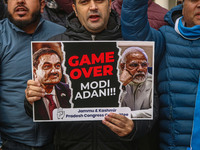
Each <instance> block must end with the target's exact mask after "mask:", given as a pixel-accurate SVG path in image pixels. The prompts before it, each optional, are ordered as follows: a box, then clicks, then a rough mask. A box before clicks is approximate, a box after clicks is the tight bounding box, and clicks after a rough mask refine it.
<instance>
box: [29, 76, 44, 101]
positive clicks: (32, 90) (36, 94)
mask: <svg viewBox="0 0 200 150" xmlns="http://www.w3.org/2000/svg"><path fill="white" fill-rule="evenodd" d="M25 95H26V99H27V100H28V102H29V103H30V104H33V102H35V101H37V100H40V99H41V97H44V95H45V90H44V89H43V88H42V86H41V85H40V82H39V81H38V80H37V79H35V81H34V80H28V82H27V88H26V90H25Z"/></svg>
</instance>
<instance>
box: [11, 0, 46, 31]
mask: <svg viewBox="0 0 200 150" xmlns="http://www.w3.org/2000/svg"><path fill="white" fill-rule="evenodd" d="M44 6H45V2H44V0H8V13H9V15H8V17H9V19H10V21H11V22H12V23H13V24H15V25H16V26H18V27H19V28H24V27H26V26H27V25H30V24H33V23H35V22H38V20H39V18H40V13H41V12H43V9H44Z"/></svg>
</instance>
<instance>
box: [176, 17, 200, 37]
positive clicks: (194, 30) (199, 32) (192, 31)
mask: <svg viewBox="0 0 200 150" xmlns="http://www.w3.org/2000/svg"><path fill="white" fill-rule="evenodd" d="M174 28H175V31H176V32H177V33H178V34H180V35H181V36H182V37H183V38H185V39H188V40H197V39H199V38H200V25H195V26H193V27H185V21H184V20H183V16H182V17H180V18H178V19H177V20H176V23H175V27H174Z"/></svg>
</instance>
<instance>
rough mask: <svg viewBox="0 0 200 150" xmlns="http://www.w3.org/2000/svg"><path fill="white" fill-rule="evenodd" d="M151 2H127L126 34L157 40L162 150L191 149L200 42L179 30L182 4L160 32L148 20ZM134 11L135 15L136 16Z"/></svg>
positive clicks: (139, 0) (123, 19)
mask: <svg viewBox="0 0 200 150" xmlns="http://www.w3.org/2000/svg"><path fill="white" fill-rule="evenodd" d="M147 1H148V0H130V1H128V2H127V1H124V3H123V9H122V33H123V37H124V38H125V39H128V40H149V41H155V58H156V62H155V65H156V66H157V67H159V69H158V92H159V94H160V121H159V124H160V149H162V150H186V148H187V147H189V146H190V138H191V133H192V124H193V116H194V107H195V99H196V93H197V86H198V80H199V74H200V63H199V61H197V60H199V59H200V47H199V43H200V39H197V40H190V39H184V38H183V37H182V36H181V35H180V34H178V33H177V32H176V31H175V29H174V25H175V20H176V19H177V17H179V16H181V15H182V5H179V6H177V7H175V8H173V9H172V10H171V11H169V12H168V13H167V14H166V16H165V21H167V22H168V23H169V25H167V26H163V27H161V28H160V29H159V31H156V30H154V29H152V28H150V26H149V23H148V21H147V12H146V11H144V10H147V6H148V5H147ZM133 11H134V13H133Z"/></svg>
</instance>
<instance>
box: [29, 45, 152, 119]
mask: <svg viewBox="0 0 200 150" xmlns="http://www.w3.org/2000/svg"><path fill="white" fill-rule="evenodd" d="M31 44H32V70H33V72H32V76H33V80H37V81H39V83H40V86H41V87H43V88H44V89H45V96H44V97H42V98H41V99H40V100H38V101H36V102H34V105H33V119H34V121H36V122H45V121H88V120H103V119H104V117H105V116H106V115H108V114H109V113H111V112H112V113H118V114H121V115H124V116H126V117H128V118H130V119H134V120H150V119H153V107H152V106H153V87H154V86H153V83H154V82H153V80H154V78H153V74H154V67H153V66H154V42H144V41H139V42H138V41H98V42H97V41H87V42H86V41H85V42H83V41H82V42H80V41H76V42H72V41H70V42H69V41H48V42H47V41H42V42H41V41H37V42H35V41H34V42H32V43H31Z"/></svg>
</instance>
